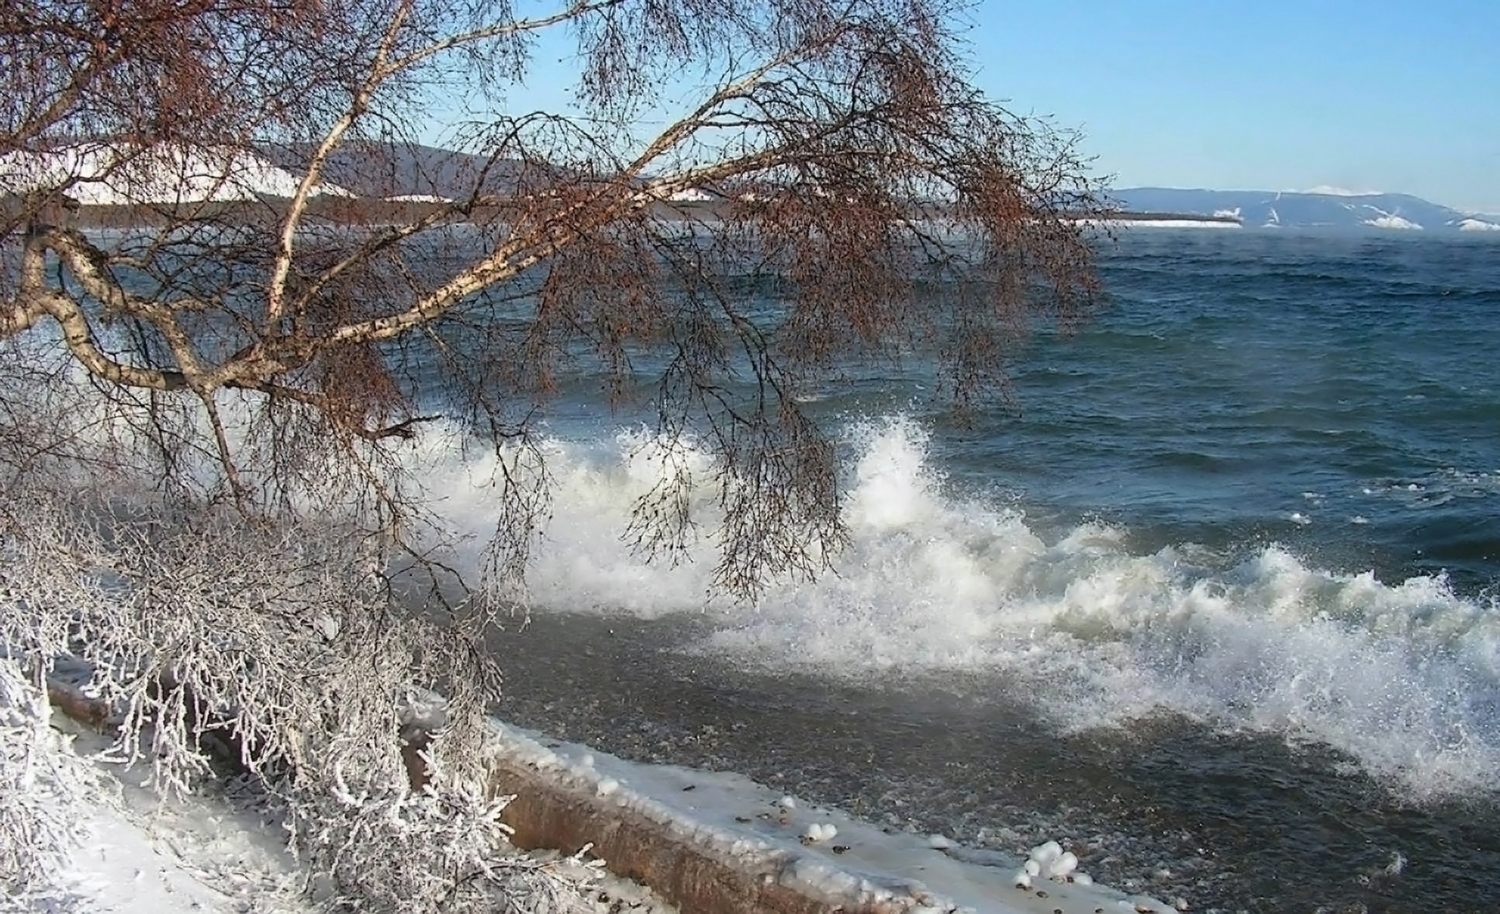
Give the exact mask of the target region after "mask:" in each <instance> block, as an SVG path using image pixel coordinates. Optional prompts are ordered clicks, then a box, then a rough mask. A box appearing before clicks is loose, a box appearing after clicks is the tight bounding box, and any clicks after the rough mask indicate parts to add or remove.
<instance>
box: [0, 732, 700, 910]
mask: <svg viewBox="0 0 1500 914" xmlns="http://www.w3.org/2000/svg"><path fill="white" fill-rule="evenodd" d="M53 726H54V728H56V729H58V730H62V731H64V732H65V733H66V734H67V735H66V736H63V737H62V739H61V742H62V743H64V744H65V748H64V750H63V753H62V755H63V759H62V761H63V763H65V764H72V765H77V766H81V767H82V768H86V769H97V768H103V769H104V770H106V771H108V773H109V774H110V775H113V777H105V778H102V779H97V778H96V779H94V780H95V782H96V783H100V784H102V788H103V789H102V790H100V791H99V792H98V793H97V794H95V795H92V796H89V797H87V798H85V800H84V803H83V806H84V807H85V808H86V809H87V812H86V813H85V814H83V815H82V816H81V817H80V819H81V821H79V822H78V823H77V824H78V826H79V828H78V833H79V834H78V837H79V839H80V840H79V843H78V844H77V845H76V846H75V847H74V848H73V850H72V853H71V855H70V856H69V858H68V860H67V861H66V864H65V866H64V867H63V869H62V872H63V876H62V877H61V878H60V879H59V880H58V881H57V882H56V883H55V884H53V885H51V886H48V887H46V888H44V889H41V890H39V891H35V892H32V893H30V894H28V895H26V896H24V897H3V898H0V914H96V912H97V914H189V912H192V914H203V912H230V911H233V912H256V914H310V912H313V911H317V910H322V908H320V907H319V906H318V904H317V903H316V901H317V893H316V892H315V893H314V896H313V897H312V898H309V896H307V895H306V894H304V893H303V891H302V890H303V888H304V887H305V886H306V884H307V881H308V874H307V872H306V871H305V870H304V869H303V868H302V867H301V866H300V865H299V864H298V863H297V861H296V860H295V859H294V858H293V857H292V855H291V853H290V852H289V851H288V850H287V848H286V842H285V837H286V836H285V833H284V831H283V830H282V827H281V824H280V819H279V816H278V815H277V814H276V813H275V811H274V809H273V808H272V806H271V805H270V804H269V803H268V802H267V801H266V799H265V797H264V795H263V794H261V793H260V792H259V791H258V790H256V789H254V788H253V787H252V786H251V785H250V784H248V783H246V782H234V781H230V782H221V783H214V784H207V785H204V789H203V791H202V792H200V793H198V794H195V795H193V796H191V797H187V798H184V799H182V800H168V799H163V798H162V797H160V796H158V795H157V794H156V793H155V792H153V791H152V790H151V789H150V788H149V787H145V786H142V784H143V783H144V782H145V777H146V776H145V775H144V774H143V773H142V772H140V771H136V770H133V769H124V768H122V766H120V765H117V764H109V763H105V762H102V761H101V753H104V752H105V751H106V750H107V748H108V743H109V741H108V740H107V739H105V738H104V737H102V736H100V735H99V734H97V733H94V732H93V731H90V730H87V729H85V728H83V727H81V726H80V725H79V724H77V723H76V722H74V721H72V720H70V719H68V718H67V717H64V716H63V715H61V714H60V713H58V714H54V715H53ZM91 773H97V771H94V772H91ZM55 800H56V801H57V802H59V803H60V804H61V803H62V802H64V798H61V797H55ZM10 837H12V836H6V838H10ZM528 856H530V857H531V858H532V859H533V860H535V861H536V862H537V864H538V865H540V866H544V867H545V868H547V869H549V870H551V871H552V872H554V873H556V874H557V875H559V876H561V877H562V878H563V879H564V880H566V881H568V882H573V883H576V884H580V885H583V886H586V888H587V893H586V900H585V901H584V902H583V903H584V904H585V907H583V908H582V909H581V910H580V911H579V914H676V909H675V908H673V907H672V906H671V905H668V904H665V903H664V902H662V901H661V900H660V899H659V898H657V897H656V895H655V893H653V892H652V891H651V890H650V889H648V888H646V887H645V886H642V885H640V884H638V883H635V882H632V881H630V880H628V879H621V878H618V877H616V876H612V875H610V874H609V873H608V872H606V871H604V870H603V869H602V868H600V867H598V866H597V865H590V864H589V863H587V862H586V861H584V860H581V859H578V858H574V857H563V856H561V855H559V854H557V853H555V852H533V853H531V854H529V855H528Z"/></svg>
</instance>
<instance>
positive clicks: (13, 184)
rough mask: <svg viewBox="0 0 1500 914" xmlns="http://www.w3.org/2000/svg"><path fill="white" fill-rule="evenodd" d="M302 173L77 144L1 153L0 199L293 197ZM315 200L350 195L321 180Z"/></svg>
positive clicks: (94, 202) (247, 154)
mask: <svg viewBox="0 0 1500 914" xmlns="http://www.w3.org/2000/svg"><path fill="white" fill-rule="evenodd" d="M301 181H302V178H301V176H300V175H296V174H293V173H292V172H290V171H288V170H286V169H284V168H281V167H279V166H276V165H273V164H272V163H271V162H270V161H268V160H267V159H265V158H264V157H263V156H261V155H260V154H258V153H255V152H252V151H250V150H245V149H238V148H233V147H228V146H201V147H176V148H169V147H161V146H155V147H141V146H136V145H132V144H118V143H81V144H78V145H76V146H69V147H65V148H60V149H56V150H53V151H50V152H45V153H42V152H12V153H8V154H6V155H4V156H0V194H24V193H30V192H32V191H37V190H52V189H61V190H62V191H63V192H64V193H66V194H67V195H68V196H70V197H72V198H74V199H75V200H77V201H78V202H80V203H82V204H84V205H88V206H111V205H130V204H172V203H198V202H206V201H213V202H230V201H238V200H255V199H259V198H261V197H291V196H292V195H294V194H295V193H296V192H297V187H298V185H299V184H300V183H301ZM313 194H314V195H315V196H336V197H348V196H352V194H350V193H349V192H348V191H346V190H344V189H343V188H341V187H338V186H337V185H334V184H328V183H322V184H318V185H317V186H315V187H314V189H313Z"/></svg>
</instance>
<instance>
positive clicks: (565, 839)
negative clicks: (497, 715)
mask: <svg viewBox="0 0 1500 914" xmlns="http://www.w3.org/2000/svg"><path fill="white" fill-rule="evenodd" d="M494 736H495V748H494V752H495V756H494V779H495V786H496V787H497V788H498V789H500V790H502V791H503V792H505V793H508V794H515V795H516V799H515V801H514V802H512V803H511V805H510V806H509V807H507V809H506V820H507V822H508V823H509V824H510V825H511V827H513V828H514V829H515V835H514V838H513V840H514V842H515V843H516V844H517V845H518V846H520V847H548V848H552V849H556V850H560V851H563V852H565V853H571V852H573V851H575V850H577V849H578V848H581V847H583V846H584V845H585V844H592V845H593V853H595V854H597V855H598V856H599V857H601V858H602V859H603V860H604V861H605V863H606V865H607V866H608V867H609V868H610V869H611V870H612V871H613V872H615V873H616V874H618V875H622V876H628V877H630V878H633V879H637V880H639V881H641V882H643V883H645V884H646V885H648V886H651V887H652V888H653V889H655V890H656V891H657V892H659V893H660V894H661V895H663V896H664V897H666V898H667V899H668V900H670V901H672V902H674V903H675V904H676V905H677V906H678V907H679V908H680V909H681V910H682V911H684V912H688V911H704V912H708V911H712V912H722V914H730V912H752V911H753V912H791V911H795V912H813V911H827V910H843V911H847V912H855V911H860V912H872V914H873V912H892V914H894V912H912V914H915V912H923V914H929V912H932V914H935V912H958V911H972V912H975V914H980V912H985V914H1056V912H1065V914H1120V912H1142V914H1145V912H1159V914H1168V912H1172V914H1175V912H1176V911H1177V910H1178V909H1177V908H1176V907H1173V906H1172V905H1169V904H1167V903H1165V902H1163V901H1160V900H1158V899H1155V898H1150V897H1147V896H1129V895H1125V894H1123V893H1121V892H1118V891H1115V890H1113V889H1110V888H1108V887H1104V886H1099V885H1094V884H1092V882H1091V881H1090V880H1088V878H1087V876H1086V875H1084V874H1082V873H1080V872H1078V870H1077V865H1078V861H1077V858H1076V857H1074V855H1073V854H1072V853H1069V852H1068V851H1067V850H1066V849H1064V848H1063V847H1061V846H1060V845H1058V844H1057V843H1056V842H1050V841H1049V842H1047V843H1045V844H1042V845H1039V846H1038V847H1036V848H1033V849H1032V851H1031V853H1030V855H1029V856H1028V858H1027V859H1025V860H1021V859H1017V858H1015V857H1010V856H1007V855H1004V854H999V853H996V852H993V851H974V850H965V849H963V848H960V847H958V846H956V845H954V844H953V843H952V842H950V841H948V840H947V839H946V838H944V837H942V836H940V835H933V836H930V837H925V838H924V837H920V836H916V835H910V834H887V833H886V832H884V831H883V830H881V829H880V828H878V827H876V826H874V825H871V824H870V823H867V822H862V821H859V820H857V819H854V818H851V817H849V816H847V815H845V814H843V813H840V812H837V811H834V810H828V809H822V808H818V807H808V806H805V805H803V804H802V803H801V802H799V801H797V800H796V799H795V798H792V797H786V796H783V795H782V794H781V793H779V792H777V791H773V790H771V789H770V788H768V787H765V786H763V785H760V784H757V783H755V782H753V781H751V780H749V779H747V778H744V777H742V776H740V775H734V774H723V773H716V772H705V771H698V770H694V769H688V768H678V767H674V766H664V765H642V764H636V763H633V762H627V761H624V760H622V759H618V758H615V757H614V756H611V755H606V754H604V753H601V752H596V751H594V750H591V749H589V748H588V747H586V746H581V745H576V744H570V743H558V742H555V741H552V740H547V739H546V738H545V737H542V736H539V735H536V734H531V733H527V732H523V731H521V730H519V729H516V728H514V727H510V726H507V725H505V724H501V723H499V722H496V723H495V725H494Z"/></svg>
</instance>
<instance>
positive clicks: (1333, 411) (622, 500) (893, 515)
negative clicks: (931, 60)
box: [496, 229, 1500, 911]
mask: <svg viewBox="0 0 1500 914" xmlns="http://www.w3.org/2000/svg"><path fill="white" fill-rule="evenodd" d="M1103 275H1104V280H1105V283H1106V287H1107V289H1108V291H1109V294H1110V297H1111V304H1110V306H1109V307H1108V309H1107V310H1105V311H1103V312H1102V313H1100V314H1099V315H1098V316H1096V317H1095V318H1094V319H1093V320H1091V321H1090V322H1088V323H1086V324H1085V325H1083V326H1082V327H1081V328H1079V329H1078V330H1077V332H1076V333H1074V334H1072V335H1070V336H1066V337H1059V336H1057V335H1055V334H1050V333H1046V332H1044V333H1042V334H1040V335H1039V336H1037V337H1034V338H1033V340H1032V342H1031V344H1030V345H1029V346H1028V348H1027V349H1026V350H1025V353H1024V358H1023V360H1022V361H1020V362H1019V363H1018V364H1017V365H1016V367H1015V370H1014V371H1013V380H1014V387H1013V395H1014V396H1013V403H1012V405H1011V406H1010V407H1007V408H996V409H994V410H992V411H987V412H984V413H981V414H980V415H978V416H976V417H974V421H973V422H971V423H969V424H966V425H965V424H959V423H956V422H954V421H953V419H952V417H951V416H950V415H949V414H948V413H947V412H946V411H945V410H944V409H943V408H942V407H941V404H934V403H933V402H932V401H931V399H930V397H929V396H928V393H927V392H928V391H929V390H930V389H931V384H930V377H928V376H927V375H926V374H925V373H924V368H923V366H922V365H921V364H920V363H916V364H913V365H911V366H910V370H909V371H908V372H907V373H904V374H899V375H898V374H896V373H894V372H892V371H884V370H874V369H872V370H869V371H865V372H863V373H857V374H855V375H853V376H851V377H850V378H848V379H846V380H842V381H840V382H838V383H830V384H829V385H827V386H826V387H825V388H820V389H817V390H813V391H809V392H808V408H809V409H810V410H811V411H813V412H814V413H815V414H816V415H817V416H818V417H819V419H820V421H822V422H824V423H825V424H826V427H828V428H829V429H830V430H833V431H834V432H835V433H836V434H837V435H838V437H839V440H840V442H841V448H842V452H843V454H844V455H845V467H844V476H845V485H846V491H847V506H846V511H847V514H846V519H847V521H848V524H849V527H850V530H851V533H852V542H851V544H850V547H849V549H848V550H847V552H846V553H844V554H843V555H841V556H840V557H839V559H838V562H837V572H836V573H835V574H830V575H827V576H825V577H823V578H822V579H820V580H819V581H817V582H816V583H811V584H807V583H802V584H790V583H788V584H782V585H778V586H776V587H773V588H772V589H771V591H770V592H769V593H768V594H767V595H766V597H765V599H764V600H763V601H761V603H760V604H759V605H757V606H753V607H752V606H739V605H734V604H731V603H728V602H725V601H722V600H712V599H707V598H706V597H705V594H706V592H707V589H708V588H707V582H708V570H709V566H711V564H712V559H711V555H712V550H711V543H708V542H704V543H701V544H700V545H699V546H698V547H696V548H695V550H694V553H693V554H694V555H696V556H698V557H699V559H700V560H698V561H688V562H687V563H685V564H680V565H677V566H675V567H665V566H647V565H645V564H643V563H642V562H641V561H640V560H639V559H638V558H637V557H635V556H633V555H632V554H631V553H630V550H629V549H628V548H627V547H626V546H625V545H624V544H623V543H622V542H621V540H620V533H621V532H622V531H623V529H624V525H625V523H626V520H627V518H628V516H629V511H630V508H631V504H632V501H633V499H634V498H635V497H636V496H637V495H639V494H640V493H641V492H643V491H644V490H645V487H646V486H648V485H649V483H650V481H651V480H652V479H654V478H655V474H656V473H657V472H659V466H658V465H657V464H655V463H653V461H652V453H653V443H652V441H651V438H650V436H649V434H648V433H646V432H645V431H642V430H641V427H640V426H638V425H635V424H634V423H633V422H632V421H631V419H630V416H629V414H628V411H627V412H625V413H616V414H610V415H605V416H603V417H601V416H600V415H599V413H598V411H597V408H596V407H594V406H593V404H594V403H595V402H596V400H595V399H594V398H595V396H596V393H595V391H596V390H597V388H596V387H594V386H593V385H591V384H588V383H580V384H579V385H578V386H577V387H576V388H575V390H576V395H575V396H570V395H569V394H567V393H565V394H564V396H563V398H562V399H561V400H560V401H559V402H558V403H557V404H556V406H555V409H554V416H553V420H552V436H553V437H552V439H551V441H550V443H549V448H550V450H551V460H552V467H553V470H554V472H555V473H556V474H557V477H556V479H557V484H556V487H555V490H554V495H555V503H554V506H553V518H552V521H551V523H550V525H549V527H548V529H547V531H546V536H545V539H544V540H543V541H542V543H541V545H540V547H539V549H538V553H537V556H536V559H535V562H534V567H533V569H532V578H531V583H532V585H533V589H534V595H535V601H536V606H535V608H534V609H533V618H532V621H531V624H530V625H528V626H526V627H525V628H522V629H519V630H517V631H513V632H509V633H507V634H506V635H504V636H503V637H502V638H500V639H499V640H498V641H497V645H496V649H497V650H498V651H501V652H503V655H504V657H505V663H506V668H507V671H508V682H509V695H508V697H507V699H506V702H505V706H504V707H503V708H502V709H501V712H502V713H503V714H504V715H506V716H507V717H509V718H511V719H514V720H515V721H516V722H518V723H521V724H526V725H531V726H536V727H539V728H542V729H545V730H549V731H551V732H553V733H554V734H556V735H558V736H560V737H566V738H570V739H580V740H584V741H587V742H590V743H593V744H595V745H597V746H598V747H599V748H601V749H604V750H607V751H611V752H616V753H619V754H621V755H625V756H628V757H633V758H646V759H655V760H670V761H675V762H682V763H688V764H700V765H710V766H714V767H723V768H730V769H733V770H737V771H742V772H744V773H746V774H749V775H752V776H754V777H756V778H758V779H761V780H764V781H767V782H770V783H773V784H776V785H778V786H781V787H783V788H784V789H786V790H787V791H788V792H791V793H796V794H799V795H802V796H805V797H807V798H809V799H813V800H816V801H820V802H825V803H833V804H836V805H839V806H842V807H844V808H846V809H849V810H850V811H853V812H856V813H859V814H861V815H864V816H867V817H869V818H872V819H874V820H876V821H881V822H887V821H888V822H889V823H890V824H891V826H892V827H895V828H911V829H915V830H920V831H922V832H943V833H945V834H947V835H949V836H951V837H953V838H956V839H958V840H960V841H963V842H968V843H973V844H982V845H990V846H995V847H1001V848H1006V849H1010V850H1017V849H1021V848H1024V847H1026V846H1029V845H1030V844H1034V843H1037V842H1038V841H1041V840H1044V839H1046V838H1057V839H1059V840H1061V841H1063V842H1064V844H1065V845H1066V846H1069V847H1070V848H1072V849H1075V850H1076V851H1077V853H1078V855H1079V857H1080V859H1081V860H1082V867H1081V868H1082V869H1084V870H1085V871H1088V872H1090V874H1091V875H1093V876H1095V878H1096V879H1100V880H1102V881H1108V882H1111V883H1113V884H1116V885H1120V886H1122V887H1132V886H1134V887H1139V888H1141V889H1143V890H1146V891H1150V892H1151V893H1152V894H1155V895H1158V896H1161V897H1168V898H1172V897H1181V898H1184V899H1186V900H1187V901H1188V902H1189V903H1190V905H1191V906H1192V908H1193V909H1194V910H1212V909H1223V910H1253V911H1314V910H1327V911H1361V910H1416V909H1425V910H1444V911H1484V910H1495V909H1500V885H1497V880H1500V790H1497V788H1500V612H1497V593H1500V588H1497V582H1500V357H1497V355H1500V243H1496V241H1494V240H1491V239H1485V238H1478V239H1470V238H1454V237H1448V238H1442V237H1422V236H1420V235H1419V234H1416V233H1412V234H1410V235H1408V234H1404V233H1403V234H1395V233H1391V234H1367V235H1357V236H1356V235H1348V236H1338V235H1325V234H1316V233H1274V232H1253V231H1241V232H1235V231H1207V230H1198V231H1194V230H1182V231H1179V230H1162V229H1139V230H1130V231H1126V232H1124V233H1123V235H1122V237H1121V238H1120V239H1119V240H1118V242H1117V243H1115V244H1113V245H1110V246H1107V247H1105V248H1104V249H1103ZM584 381H587V379H584ZM695 459H700V460H706V458H705V457H702V456H701V455H697V457H695ZM938 888H939V889H940V887H938Z"/></svg>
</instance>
